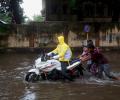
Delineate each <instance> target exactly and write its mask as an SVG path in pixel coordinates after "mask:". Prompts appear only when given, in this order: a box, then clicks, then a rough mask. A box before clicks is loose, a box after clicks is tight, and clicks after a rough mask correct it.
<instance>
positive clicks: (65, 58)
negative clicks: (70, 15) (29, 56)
mask: <svg viewBox="0 0 120 100" xmlns="http://www.w3.org/2000/svg"><path fill="white" fill-rule="evenodd" d="M53 53H54V54H56V55H55V56H53V57H52V58H53V59H58V60H59V61H60V62H61V69H62V75H63V79H64V80H65V79H68V80H69V81H73V79H72V77H70V76H69V75H68V73H67V66H68V65H69V61H70V59H71V57H72V52H71V49H70V47H69V46H68V45H67V44H66V43H65V42H64V36H59V37H58V45H57V48H56V49H55V50H53V51H52V52H49V53H47V55H48V56H51V55H52V54H53Z"/></svg>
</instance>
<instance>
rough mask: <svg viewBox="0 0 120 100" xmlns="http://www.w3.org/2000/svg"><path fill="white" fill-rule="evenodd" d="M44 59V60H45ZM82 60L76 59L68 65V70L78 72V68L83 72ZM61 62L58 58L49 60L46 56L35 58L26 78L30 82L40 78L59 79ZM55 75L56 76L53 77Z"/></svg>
mask: <svg viewBox="0 0 120 100" xmlns="http://www.w3.org/2000/svg"><path fill="white" fill-rule="evenodd" d="M43 59H44V60H43ZM80 65H81V61H80V60H78V61H75V62H74V63H72V64H70V65H69V66H67V70H68V71H71V72H75V71H77V72H78V69H79V70H80V71H81V72H82V69H83V68H82V67H80ZM60 72H61V63H60V62H59V61H58V60H55V59H50V60H47V59H46V57H45V56H44V57H42V56H41V57H39V58H38V59H36V60H35V64H34V65H33V68H32V69H30V70H29V71H28V72H27V74H26V76H25V80H26V81H28V82H30V81H32V82H34V81H38V80H40V79H50V80H54V78H55V79H59V78H60V76H61V74H60ZM55 73H56V74H55ZM52 76H54V77H52Z"/></svg>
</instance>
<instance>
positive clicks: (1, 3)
mask: <svg viewBox="0 0 120 100" xmlns="http://www.w3.org/2000/svg"><path fill="white" fill-rule="evenodd" d="M21 3H22V0H0V19H1V20H3V21H5V22H7V23H11V22H12V23H17V24H21V23H22V22H23V21H24V18H23V9H22V8H21V7H20V4H21Z"/></svg>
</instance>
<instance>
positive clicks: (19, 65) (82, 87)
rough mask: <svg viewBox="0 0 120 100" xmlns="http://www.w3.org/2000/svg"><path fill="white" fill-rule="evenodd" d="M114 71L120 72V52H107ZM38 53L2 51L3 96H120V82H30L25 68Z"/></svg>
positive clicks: (52, 99)
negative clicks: (3, 52) (7, 52)
mask: <svg viewBox="0 0 120 100" xmlns="http://www.w3.org/2000/svg"><path fill="white" fill-rule="evenodd" d="M106 56H107V57H108V59H109V61H110V64H111V67H112V70H113V72H114V74H116V75H119V76H120V54H119V53H118V52H112V53H110V52H109V53H106ZM36 57H37V54H32V53H31V54H0V100H119V99H120V82H119V81H115V82H114V81H109V80H97V81H96V80H90V79H88V80H86V79H85V80H80V79H78V80H76V81H75V82H71V83H62V82H48V81H43V82H37V83H26V82H25V81H24V75H25V72H26V71H28V70H29V69H30V68H31V65H32V63H33V62H34V60H35V58H36Z"/></svg>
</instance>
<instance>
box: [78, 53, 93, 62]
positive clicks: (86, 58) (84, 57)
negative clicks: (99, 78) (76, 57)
mask: <svg viewBox="0 0 120 100" xmlns="http://www.w3.org/2000/svg"><path fill="white" fill-rule="evenodd" d="M80 59H81V60H82V61H83V62H84V61H88V60H90V59H91V55H90V54H88V55H84V56H81V57H80Z"/></svg>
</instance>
